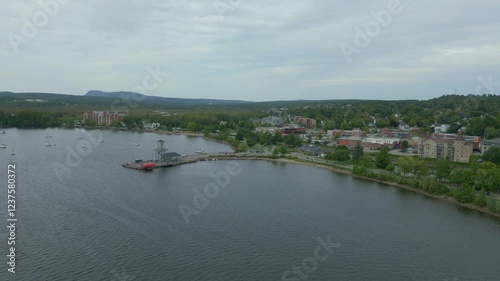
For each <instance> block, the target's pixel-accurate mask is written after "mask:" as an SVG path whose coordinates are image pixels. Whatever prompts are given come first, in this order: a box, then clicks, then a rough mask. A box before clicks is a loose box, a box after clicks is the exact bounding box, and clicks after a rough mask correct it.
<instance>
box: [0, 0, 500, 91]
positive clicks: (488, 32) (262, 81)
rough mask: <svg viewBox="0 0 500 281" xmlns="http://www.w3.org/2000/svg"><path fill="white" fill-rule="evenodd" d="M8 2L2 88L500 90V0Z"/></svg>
mask: <svg viewBox="0 0 500 281" xmlns="http://www.w3.org/2000/svg"><path fill="white" fill-rule="evenodd" d="M0 5H1V7H2V8H1V9H0V36H1V37H0V38H1V40H0V91H13V92H46V93H61V94H72V95H83V94H85V93H86V92H87V91H89V90H103V91H132V90H134V91H136V92H141V93H143V94H147V95H154V96H163V97H180V98H215V99H233V100H248V101H270V100H298V99H307V100H313V99H314V100H325V99H388V100H400V99H430V98H434V97H438V96H441V95H446V94H454V93H455V92H456V93H458V94H484V93H491V94H499V93H500V68H499V67H498V65H499V62H500V35H499V34H500V16H499V12H500V1H498V0H479V1H467V0H438V1H430V0H421V1H411V0H401V1H398V0H371V1H366V0H365V1H360V0H351V1H337V0H310V1H304V0H274V1H265V0H144V1H118V0H107V1H102V0H86V1H83V0H36V1H29V0H16V1H10V0H0ZM488 81H489V82H488ZM497 81H498V82H497Z"/></svg>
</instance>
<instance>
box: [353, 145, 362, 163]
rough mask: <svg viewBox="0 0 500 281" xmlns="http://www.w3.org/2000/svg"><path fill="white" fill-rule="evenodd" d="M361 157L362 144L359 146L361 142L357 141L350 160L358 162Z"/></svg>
mask: <svg viewBox="0 0 500 281" xmlns="http://www.w3.org/2000/svg"><path fill="white" fill-rule="evenodd" d="M361 157H363V146H361V142H359V141H358V142H357V143H356V146H355V147H354V150H353V152H352V160H353V161H354V163H356V164H358V163H359V160H360V159H361Z"/></svg>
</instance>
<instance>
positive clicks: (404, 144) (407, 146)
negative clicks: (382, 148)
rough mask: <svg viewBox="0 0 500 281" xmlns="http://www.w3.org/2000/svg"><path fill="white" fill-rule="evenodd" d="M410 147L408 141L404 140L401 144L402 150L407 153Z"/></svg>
mask: <svg viewBox="0 0 500 281" xmlns="http://www.w3.org/2000/svg"><path fill="white" fill-rule="evenodd" d="M409 147H410V143H409V142H408V140H403V141H402V142H401V150H403V151H406V150H407V149H408V148H409Z"/></svg>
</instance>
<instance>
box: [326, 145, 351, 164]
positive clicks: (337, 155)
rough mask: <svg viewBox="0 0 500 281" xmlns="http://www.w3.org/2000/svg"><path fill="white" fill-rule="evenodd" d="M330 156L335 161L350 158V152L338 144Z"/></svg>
mask: <svg viewBox="0 0 500 281" xmlns="http://www.w3.org/2000/svg"><path fill="white" fill-rule="evenodd" d="M331 158H332V159H333V160H337V161H347V160H349V159H351V153H350V152H349V150H348V149H347V148H346V147H345V146H340V147H337V149H335V151H334V152H333V154H332V156H331Z"/></svg>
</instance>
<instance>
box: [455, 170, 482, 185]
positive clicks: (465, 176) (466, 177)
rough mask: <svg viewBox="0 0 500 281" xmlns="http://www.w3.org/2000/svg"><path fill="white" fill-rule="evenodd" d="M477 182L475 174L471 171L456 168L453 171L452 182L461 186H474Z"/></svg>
mask: <svg viewBox="0 0 500 281" xmlns="http://www.w3.org/2000/svg"><path fill="white" fill-rule="evenodd" d="M475 181H476V175H475V173H474V172H473V171H472V170H470V169H459V168H455V169H453V170H451V173H450V182H451V183H454V184H457V185H460V186H473V185H474V183H475Z"/></svg>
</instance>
